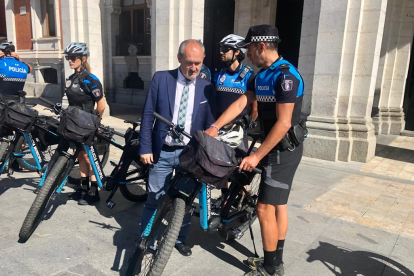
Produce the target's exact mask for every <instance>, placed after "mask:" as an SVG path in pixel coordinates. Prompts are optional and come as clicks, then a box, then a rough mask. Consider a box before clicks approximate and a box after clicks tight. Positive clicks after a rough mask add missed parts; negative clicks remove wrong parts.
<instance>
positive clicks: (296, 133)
mask: <svg viewBox="0 0 414 276" xmlns="http://www.w3.org/2000/svg"><path fill="white" fill-rule="evenodd" d="M288 133H289V134H290V135H289V136H290V140H291V141H292V143H293V144H294V145H295V146H296V147H297V146H299V145H300V144H302V143H303V142H304V141H305V139H306V137H307V135H308V130H307V128H306V123H305V122H300V123H299V124H297V125H294V126H293V127H291V129H290V130H289V132H288Z"/></svg>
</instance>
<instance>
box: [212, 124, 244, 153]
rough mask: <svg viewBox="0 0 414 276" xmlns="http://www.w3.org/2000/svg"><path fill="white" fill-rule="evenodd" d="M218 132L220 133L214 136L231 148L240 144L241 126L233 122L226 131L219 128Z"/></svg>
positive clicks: (241, 138) (242, 134)
mask: <svg viewBox="0 0 414 276" xmlns="http://www.w3.org/2000/svg"><path fill="white" fill-rule="evenodd" d="M220 132H221V133H219V136H218V137H216V139H217V140H219V141H222V142H224V143H226V144H227V145H228V146H230V147H231V148H233V149H235V148H237V147H238V146H240V144H241V142H242V140H243V137H244V131H243V128H242V127H241V126H239V125H236V124H234V125H233V126H232V127H231V128H230V129H229V130H228V131H226V130H224V131H223V130H220Z"/></svg>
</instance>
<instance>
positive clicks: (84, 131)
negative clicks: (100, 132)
mask: <svg viewBox="0 0 414 276" xmlns="http://www.w3.org/2000/svg"><path fill="white" fill-rule="evenodd" d="M100 122H101V118H99V117H98V116H95V115H93V114H91V113H88V112H86V111H83V110H81V109H79V108H77V107H74V106H69V107H68V108H67V109H66V110H65V111H63V112H62V114H61V116H60V124H59V127H58V129H57V133H58V134H59V135H61V136H62V137H64V138H65V139H67V140H71V141H75V142H79V143H82V144H86V145H88V146H90V145H91V144H92V142H93V138H94V136H95V132H96V130H97V129H98V127H99V124H100Z"/></svg>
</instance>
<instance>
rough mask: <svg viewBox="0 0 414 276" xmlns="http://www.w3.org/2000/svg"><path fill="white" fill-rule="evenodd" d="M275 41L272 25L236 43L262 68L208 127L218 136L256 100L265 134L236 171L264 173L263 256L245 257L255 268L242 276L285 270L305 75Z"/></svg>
mask: <svg viewBox="0 0 414 276" xmlns="http://www.w3.org/2000/svg"><path fill="white" fill-rule="evenodd" d="M279 42H280V39H279V34H278V30H277V28H276V27H273V26H270V25H259V26H253V27H250V29H249V31H248V33H247V36H246V39H245V40H244V41H242V42H240V43H238V44H237V46H238V47H245V46H248V50H247V56H248V57H249V58H250V60H251V61H252V63H253V64H255V65H256V66H257V67H259V68H261V70H260V71H259V72H258V73H257V75H256V78H255V82H254V84H252V85H251V86H249V87H248V89H247V90H248V91H247V92H246V93H245V94H244V95H243V96H241V97H240V98H239V99H238V100H237V101H236V102H234V103H233V104H232V105H231V106H230V107H229V108H228V109H227V110H226V111H225V112H224V113H223V114H222V116H221V117H220V118H219V119H218V120H217V121H216V122H215V123H214V124H213V125H212V127H210V128H209V129H208V130H207V131H206V132H207V133H208V134H210V135H212V136H217V129H219V128H221V127H222V126H224V125H225V124H226V123H228V122H230V121H231V120H233V119H234V118H235V117H236V116H237V115H238V114H240V113H241V112H243V110H244V109H245V107H246V106H247V105H248V104H249V103H251V102H252V101H253V100H255V99H257V101H258V110H259V119H260V123H261V128H262V130H263V132H264V134H265V137H266V138H265V140H264V141H263V143H262V145H261V146H260V147H259V148H258V150H257V151H256V152H255V153H254V154H252V155H250V156H248V157H246V158H244V159H243V161H242V163H241V164H240V169H242V170H246V171H251V170H252V169H253V168H255V167H256V166H257V164H258V163H259V161H260V162H262V164H263V165H265V171H266V175H264V177H262V183H261V186H260V194H259V202H258V206H257V213H258V217H259V222H260V227H261V233H262V241H263V249H264V258H248V260H247V262H248V264H249V265H250V266H251V267H252V268H254V270H253V271H251V272H248V273H246V274H245V275H249V276H254V275H261V276H267V275H283V274H284V265H283V259H282V256H283V247H284V240H285V237H286V232H287V228H288V217H287V208H286V204H287V201H288V197H289V192H290V189H291V186H292V181H293V177H294V174H295V172H296V169H297V167H298V165H299V162H300V160H301V158H302V153H303V144H302V143H301V142H302V141H303V139H304V127H303V124H301V123H300V113H301V106H302V97H303V92H304V84H303V79H302V77H301V75H300V74H299V72H298V70H297V69H296V68H295V67H294V66H293V65H292V64H290V63H289V62H287V61H286V60H284V59H283V58H282V57H281V56H279V53H278V43H279ZM295 139H296V140H295ZM298 141H299V142H298Z"/></svg>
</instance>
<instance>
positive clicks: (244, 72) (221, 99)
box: [214, 34, 258, 147]
mask: <svg viewBox="0 0 414 276" xmlns="http://www.w3.org/2000/svg"><path fill="white" fill-rule="evenodd" d="M241 41H244V37H241V36H238V35H235V34H230V35H228V36H226V37H224V38H223V39H222V40H221V41H220V43H219V45H220V59H221V61H222V62H223V63H224V64H225V66H224V68H223V69H221V71H220V72H218V73H216V74H215V75H214V85H215V89H216V94H215V98H216V106H217V114H216V118H218V117H220V116H221V114H223V112H224V111H226V109H227V108H228V107H229V106H230V105H231V104H232V103H233V102H235V101H236V100H237V99H238V98H239V97H240V96H241V95H242V94H244V93H245V92H246V89H247V87H248V86H249V85H251V83H252V80H254V76H255V74H254V72H253V69H252V68H250V67H249V66H247V65H244V64H243V63H242V60H243V59H244V57H245V54H246V48H240V47H238V46H237V43H238V42H241ZM247 113H248V108H245V109H244V110H243V112H242V113H241V114H240V116H244V115H245V114H247ZM250 116H251V117H252V119H253V120H256V119H257V116H258V114H257V101H253V102H252V104H251V108H250ZM245 142H246V143H247V140H246V141H245ZM246 147H247V144H246Z"/></svg>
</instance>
